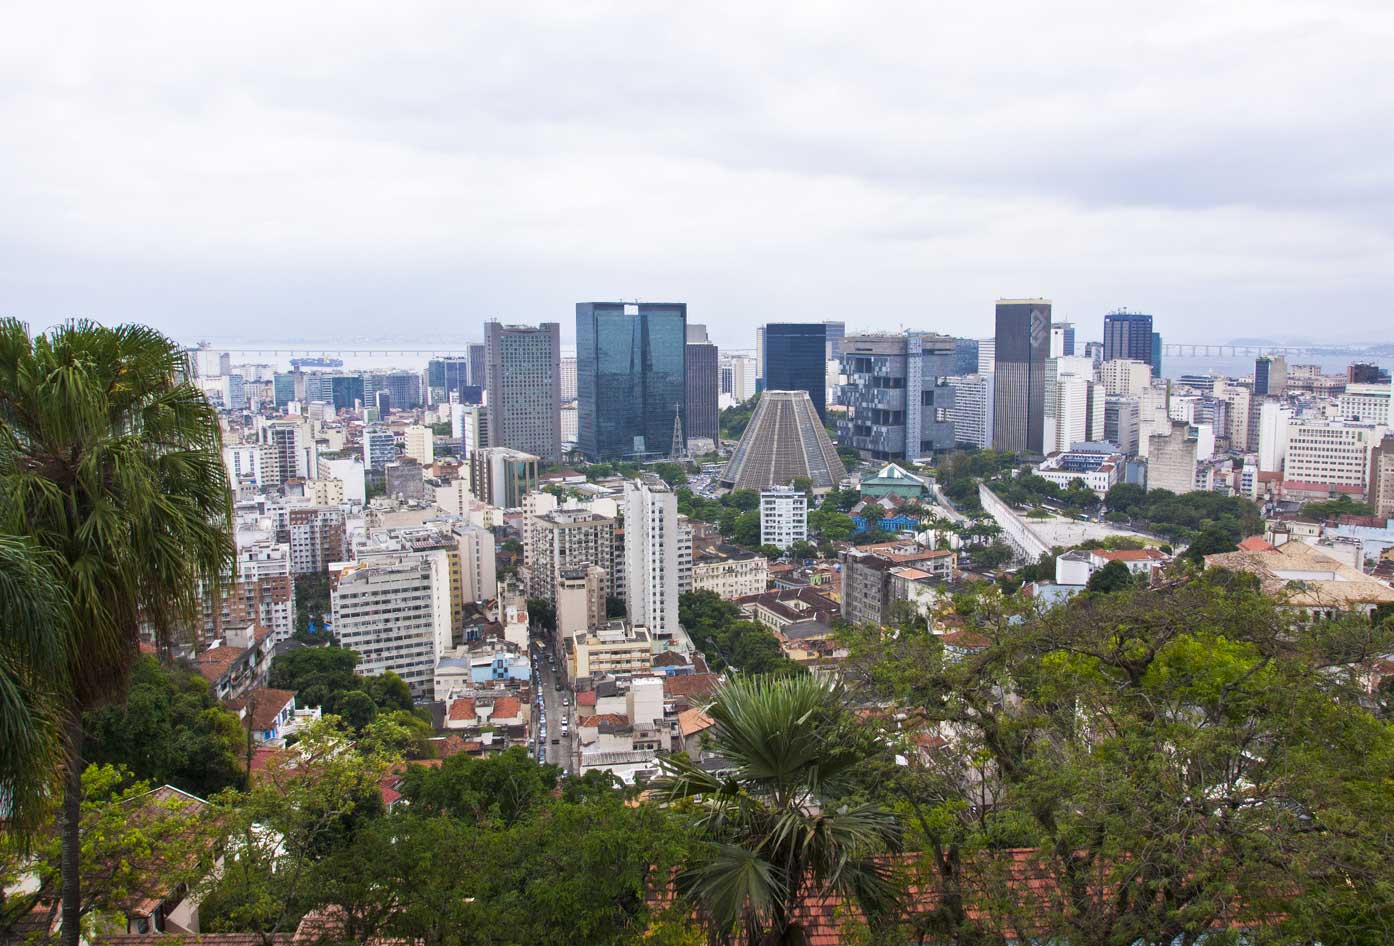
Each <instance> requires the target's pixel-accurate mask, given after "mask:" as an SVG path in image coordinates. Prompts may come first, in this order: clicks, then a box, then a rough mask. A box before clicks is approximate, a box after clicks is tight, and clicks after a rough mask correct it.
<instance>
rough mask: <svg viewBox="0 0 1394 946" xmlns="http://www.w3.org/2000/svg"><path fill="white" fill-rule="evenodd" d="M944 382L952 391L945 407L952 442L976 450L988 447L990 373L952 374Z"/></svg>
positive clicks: (989, 429)
mask: <svg viewBox="0 0 1394 946" xmlns="http://www.w3.org/2000/svg"><path fill="white" fill-rule="evenodd" d="M948 382H949V387H951V388H953V392H954V402H953V406H952V407H951V408H950V409H949V420H950V421H952V422H953V425H954V443H956V444H958V445H959V446H967V447H978V448H980V449H986V448H988V447H990V446H992V398H993V390H992V389H993V383H992V375H983V374H966V375H956V376H954V377H951V378H949V379H948Z"/></svg>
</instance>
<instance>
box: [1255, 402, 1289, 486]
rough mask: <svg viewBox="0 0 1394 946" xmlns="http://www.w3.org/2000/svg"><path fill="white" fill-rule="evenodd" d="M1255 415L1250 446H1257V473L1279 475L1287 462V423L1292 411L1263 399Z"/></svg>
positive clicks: (1278, 403)
mask: <svg viewBox="0 0 1394 946" xmlns="http://www.w3.org/2000/svg"><path fill="white" fill-rule="evenodd" d="M1256 413H1257V415H1258V422H1257V424H1256V429H1255V432H1254V434H1255V435H1254V437H1253V438H1252V439H1251V441H1250V446H1251V447H1252V446H1253V445H1254V444H1255V443H1256V444H1257V445H1258V468H1259V471H1260V472H1263V473H1280V472H1282V470H1283V466H1284V464H1285V463H1286V461H1287V453H1288V422H1289V421H1290V420H1292V411H1290V410H1289V409H1288V408H1286V407H1284V406H1283V405H1282V402H1280V401H1276V400H1268V399H1264V400H1263V401H1262V402H1261V403H1260V405H1259V409H1258V411H1257V412H1256Z"/></svg>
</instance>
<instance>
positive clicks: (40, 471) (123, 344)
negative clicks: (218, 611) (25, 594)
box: [0, 319, 234, 946]
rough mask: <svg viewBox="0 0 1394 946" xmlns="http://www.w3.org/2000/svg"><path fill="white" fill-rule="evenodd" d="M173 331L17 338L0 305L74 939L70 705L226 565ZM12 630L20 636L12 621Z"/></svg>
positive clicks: (7, 480)
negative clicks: (55, 647) (54, 602)
mask: <svg viewBox="0 0 1394 946" xmlns="http://www.w3.org/2000/svg"><path fill="white" fill-rule="evenodd" d="M186 364H187V362H186V358H185V356H184V355H183V353H182V352H181V351H180V349H179V346H178V345H176V344H175V343H174V342H172V341H171V340H170V339H168V338H166V337H164V336H163V335H161V334H160V333H158V332H156V331H154V330H153V329H149V328H146V327H143V326H136V325H122V326H117V327H116V328H106V327H103V326H101V325H98V324H96V323H93V322H84V321H74V322H69V323H66V324H64V325H63V326H61V327H59V328H55V329H52V330H50V331H49V332H48V333H46V334H44V335H40V336H37V337H33V338H31V337H30V335H29V331H28V328H27V326H25V325H24V324H23V323H21V322H19V321H16V320H14V319H4V320H0V533H3V534H8V535H18V536H28V537H30V538H31V539H32V540H33V541H34V543H36V544H37V545H39V546H41V547H43V548H45V549H47V550H48V552H49V560H50V561H51V562H52V564H53V565H54V568H55V571H56V572H57V576H58V579H59V580H58V582H57V585H58V586H59V587H61V588H63V589H65V590H66V592H67V595H68V598H69V604H70V607H69V608H68V609H67V612H68V613H67V614H66V617H67V618H68V619H67V620H66V621H65V622H63V623H62V624H59V625H53V626H51V627H50V628H49V632H50V633H52V634H55V635H57V636H59V637H62V638H65V645H66V657H67V660H66V666H65V667H64V668H63V672H62V673H61V674H59V675H58V676H57V677H56V678H53V679H51V680H50V683H49V685H50V686H51V687H52V688H53V692H54V694H55V697H56V698H61V699H63V700H64V701H65V702H66V704H67V710H68V717H69V719H68V724H67V731H66V734H65V741H66V756H67V758H66V761H65V764H64V766H63V777H64V786H63V832H64V834H63V843H64V846H65V849H64V853H63V863H64V865H65V866H66V867H67V868H68V870H66V871H65V874H64V878H63V881H64V882H63V924H62V942H63V944H64V946H77V943H78V939H79V936H80V933H81V930H80V928H79V926H80V920H81V910H82V902H83V895H82V890H81V876H80V874H79V871H78V869H77V865H78V864H79V857H80V845H81V839H80V836H79V828H80V819H81V815H82V812H81V799H82V768H83V745H82V743H83V730H82V725H81V717H82V714H83V713H84V712H87V711H89V710H93V709H96V708H97V707H99V706H102V705H104V704H106V703H108V702H110V701H112V700H114V699H117V698H119V696H120V694H121V693H122V691H123V690H124V688H125V684H126V680H127V676H128V674H129V671H130V666H131V664H132V662H133V661H134V660H135V657H136V653H137V647H136V645H137V643H138V638H139V629H140V627H141V626H142V624H145V625H147V626H150V627H153V628H154V629H155V631H156V633H157V635H158V636H160V637H161V638H162V639H167V638H168V636H169V635H170V634H171V633H173V632H174V630H175V629H176V628H178V627H180V626H182V624H183V621H184V619H187V618H190V617H192V616H193V615H194V614H195V613H196V611H197V608H198V603H199V601H198V589H199V588H200V587H205V588H210V589H213V590H214V591H215V592H216V591H217V590H218V589H219V588H220V586H221V583H222V582H223V580H224V578H225V576H227V575H229V574H231V572H232V569H233V565H234V562H233V548H234V543H233V541H232V498H231V492H230V491H229V489H228V481H227V473H226V470H225V469H224V467H223V462H222V438H221V433H220V429H219V426H218V416H217V412H216V411H215V410H214V409H213V407H212V406H211V405H210V404H209V403H208V400H207V398H205V397H204V395H203V392H202V391H201V390H199V389H198V387H197V386H195V385H194V384H193V383H191V382H190V381H189V380H187V378H186V374H185V369H186ZM13 640H15V641H17V642H18V641H19V640H21V637H20V636H19V635H16V636H15V637H14V638H13Z"/></svg>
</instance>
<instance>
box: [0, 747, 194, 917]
mask: <svg viewBox="0 0 1394 946" xmlns="http://www.w3.org/2000/svg"><path fill="white" fill-rule="evenodd" d="M82 787H83V798H82V806H81V809H80V811H81V825H82V849H81V856H80V859H79V862H78V870H79V872H80V874H81V876H82V880H83V883H82V900H81V901H80V903H79V910H78V912H79V915H80V919H81V925H82V928H83V930H84V931H85V933H86V935H87V936H89V937H92V936H93V934H94V933H97V932H98V931H101V932H107V931H110V930H111V929H113V928H115V929H119V930H120V931H122V932H124V931H125V927H126V918H125V916H124V915H123V913H124V911H123V907H124V906H125V905H126V904H127V903H128V902H129V901H131V900H136V899H146V898H162V897H165V896H167V895H169V894H171V893H173V892H175V891H176V890H178V889H179V888H180V886H181V885H185V884H187V885H193V884H195V883H197V882H199V881H200V880H201V879H202V878H203V877H204V876H206V874H207V873H208V872H210V871H211V870H212V869H213V864H212V852H213V851H214V849H215V841H216V839H217V838H218V836H219V830H218V825H217V823H216V821H215V820H214V819H213V818H212V817H211V812H210V810H209V809H208V807H207V806H206V805H203V804H202V803H200V802H199V801H198V800H197V799H193V798H188V797H185V796H179V795H173V796H169V797H166V796H163V795H156V794H152V793H151V792H152V786H151V785H150V784H149V783H147V782H135V781H132V780H131V778H130V773H128V772H126V771H125V770H123V769H120V768H118V767H116V766H110V765H89V766H88V767H87V769H86V770H85V771H84V772H83V773H82ZM17 842H18V839H17V838H12V837H10V836H9V835H8V833H7V834H4V835H0V865H3V866H0V890H3V889H6V888H7V887H13V885H14V883H15V881H17V880H18V879H19V874H20V873H21V872H22V873H24V874H26V875H27V881H28V882H27V883H25V884H23V885H22V886H19V887H14V888H13V889H14V890H15V895H13V896H10V897H6V898H0V942H6V943H9V942H27V941H28V940H27V939H26V938H25V936H24V934H23V933H22V932H20V931H19V930H18V929H17V925H18V923H19V921H21V920H26V919H28V918H29V917H28V914H29V912H30V910H31V909H35V908H37V909H39V910H41V911H42V910H44V909H45V908H46V907H47V909H48V910H49V911H50V913H49V917H48V918H49V919H51V911H52V909H53V906H52V904H54V903H55V893H56V892H57V890H58V888H59V886H60V884H61V883H62V881H63V877H62V871H61V864H62V839H61V837H60V835H59V834H58V833H57V832H50V833H47V834H45V835H43V837H42V838H41V839H40V842H39V843H38V845H37V846H36V847H35V848H34V849H33V850H32V851H29V852H27V855H28V856H23V855H25V854H26V852H24V851H23V850H22V849H21V848H19V847H18V846H17ZM16 854H19V855H21V856H19V857H16V856H15V855H16ZM6 868H8V869H6ZM7 874H8V876H6V875H7Z"/></svg>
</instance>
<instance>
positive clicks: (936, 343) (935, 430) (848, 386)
mask: <svg viewBox="0 0 1394 946" xmlns="http://www.w3.org/2000/svg"><path fill="white" fill-rule="evenodd" d="M954 357H955V355H954V340H953V339H952V338H950V337H949V336H947V335H926V334H924V333H922V332H906V333H904V334H901V335H891V334H866V335H849V336H847V337H846V338H845V339H843V349H842V369H843V373H844V374H845V375H846V381H845V382H844V383H843V385H842V386H841V388H840V389H839V391H838V402H839V403H840V404H841V405H842V406H844V407H846V408H848V410H847V411H846V412H845V413H842V414H839V415H838V419H837V439H838V443H839V444H841V445H842V446H844V447H852V448H853V449H855V450H857V451H859V452H860V453H861V455H862V456H863V457H866V458H868V459H874V460H902V461H905V460H911V461H913V460H917V459H919V458H920V457H923V456H927V455H929V454H931V453H933V452H934V451H936V450H952V449H953V447H954V426H953V417H952V414H953V404H954V389H953V387H951V386H950V385H949V381H948V379H949V378H950V377H951V376H952V374H953V369H954Z"/></svg>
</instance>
